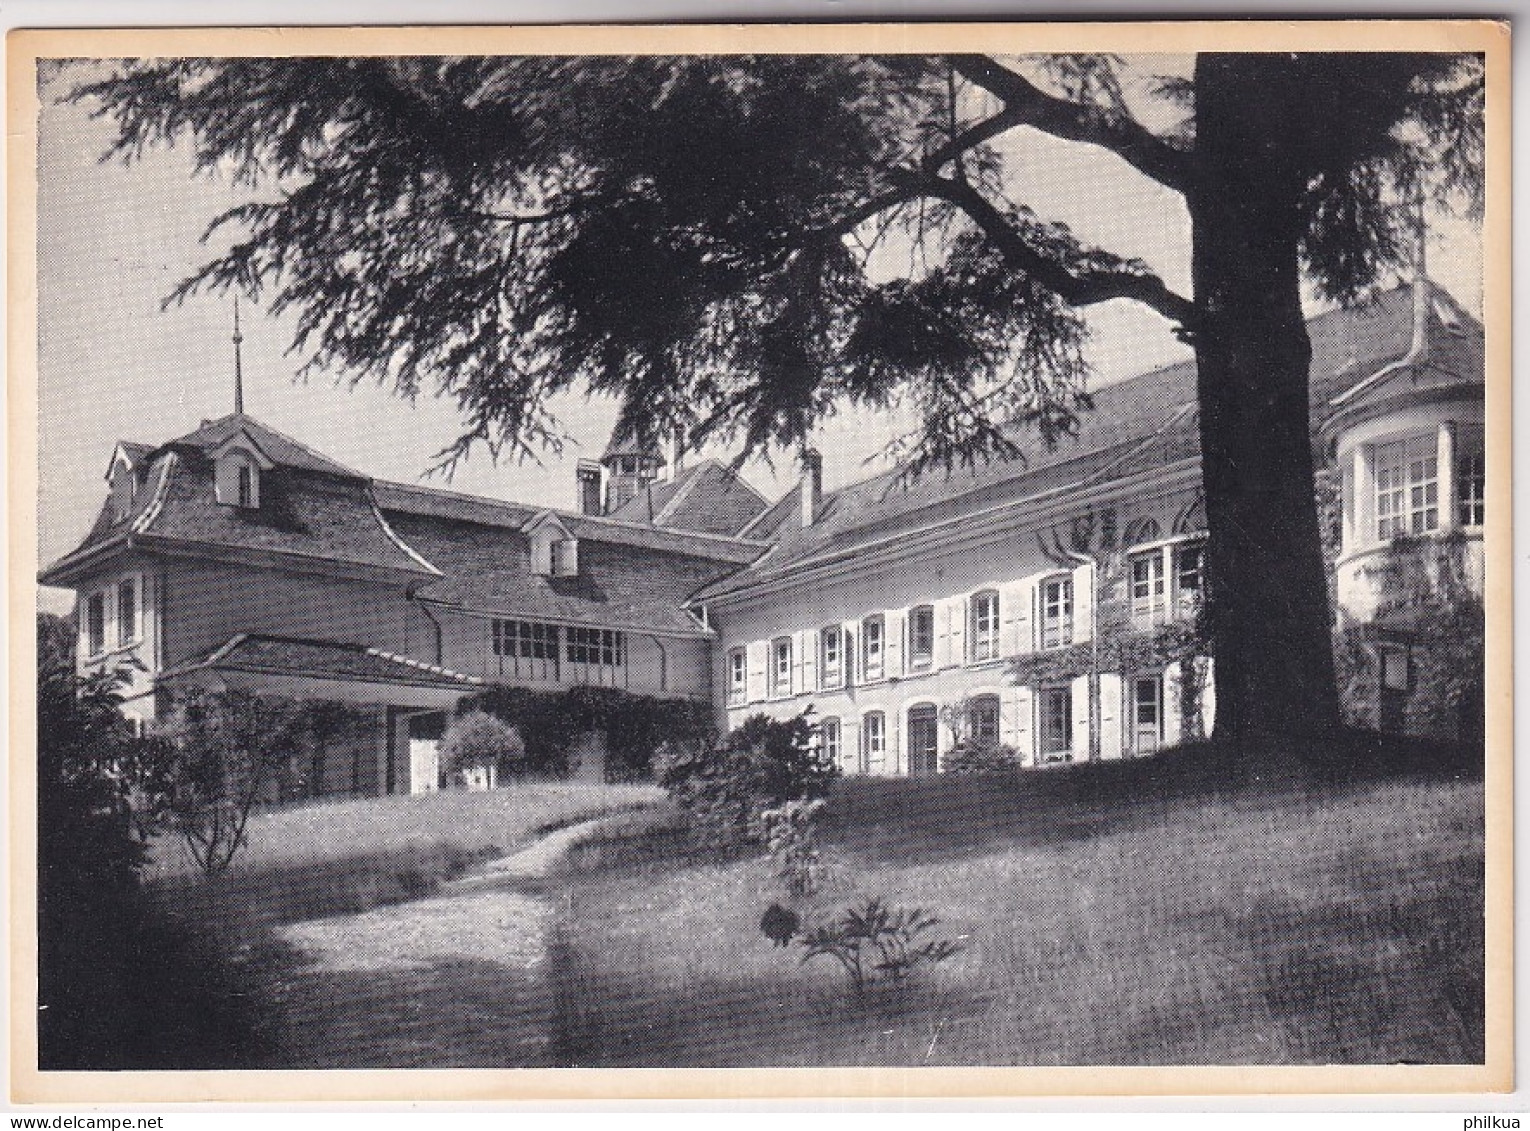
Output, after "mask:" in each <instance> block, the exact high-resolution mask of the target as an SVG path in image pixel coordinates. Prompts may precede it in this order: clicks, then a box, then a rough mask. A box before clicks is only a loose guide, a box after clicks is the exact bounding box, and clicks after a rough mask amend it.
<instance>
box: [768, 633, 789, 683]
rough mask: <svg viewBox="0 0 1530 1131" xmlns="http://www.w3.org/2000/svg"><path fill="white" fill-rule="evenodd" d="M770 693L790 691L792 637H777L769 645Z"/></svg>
mask: <svg viewBox="0 0 1530 1131" xmlns="http://www.w3.org/2000/svg"><path fill="white" fill-rule="evenodd" d="M770 693H771V694H772V695H790V694H791V693H792V638H791V637H790V636H782V637H778V638H777V639H776V640H773V641H772V642H771V645H770Z"/></svg>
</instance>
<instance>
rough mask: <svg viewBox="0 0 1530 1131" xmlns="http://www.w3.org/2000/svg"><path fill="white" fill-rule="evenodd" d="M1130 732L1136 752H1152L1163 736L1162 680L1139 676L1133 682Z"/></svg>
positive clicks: (1154, 677)
mask: <svg viewBox="0 0 1530 1131" xmlns="http://www.w3.org/2000/svg"><path fill="white" fill-rule="evenodd" d="M1132 734H1133V736H1134V743H1133V745H1134V747H1135V749H1136V751H1137V753H1138V754H1153V753H1155V752H1157V750H1158V743H1159V742H1160V741H1161V740H1162V736H1163V682H1162V680H1160V679H1159V677H1158V676H1155V675H1150V676H1140V677H1138V678H1137V679H1136V680H1135V681H1134V682H1133V691H1132Z"/></svg>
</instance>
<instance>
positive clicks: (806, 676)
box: [797, 628, 818, 691]
mask: <svg viewBox="0 0 1530 1131" xmlns="http://www.w3.org/2000/svg"><path fill="white" fill-rule="evenodd" d="M797 670H798V671H799V672H800V673H801V676H802V680H801V682H800V683H799V684H798V686H797V690H798V691H817V690H818V630H817V629H816V628H810V629H808V630H806V631H805V632H799V633H797Z"/></svg>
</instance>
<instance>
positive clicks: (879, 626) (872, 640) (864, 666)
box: [861, 613, 885, 679]
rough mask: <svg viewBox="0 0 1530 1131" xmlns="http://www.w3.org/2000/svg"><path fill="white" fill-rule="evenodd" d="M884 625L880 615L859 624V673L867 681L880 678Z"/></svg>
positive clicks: (881, 672)
mask: <svg viewBox="0 0 1530 1131" xmlns="http://www.w3.org/2000/svg"><path fill="white" fill-rule="evenodd" d="M884 623H885V622H884V621H883V620H882V615H881V614H880V613H878V614H877V615H876V616H874V617H867V618H866V619H865V620H864V621H862V622H861V672H862V674H863V675H865V677H866V678H867V679H881V678H882V674H883V666H882V644H883V639H882V634H883V628H884Z"/></svg>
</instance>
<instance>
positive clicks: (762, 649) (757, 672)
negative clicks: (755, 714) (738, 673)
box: [744, 640, 770, 703]
mask: <svg viewBox="0 0 1530 1131" xmlns="http://www.w3.org/2000/svg"><path fill="white" fill-rule="evenodd" d="M769 663H770V641H769V640H756V641H754V642H753V643H752V644H750V645H749V646H748V647H747V648H746V649H745V650H744V689H745V696H744V697H745V698H746V699H748V700H749V702H751V703H759V702H760V701H762V700H763V699H764V698H765V689H766V684H765V671H766V668H767V667H768V666H769Z"/></svg>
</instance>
